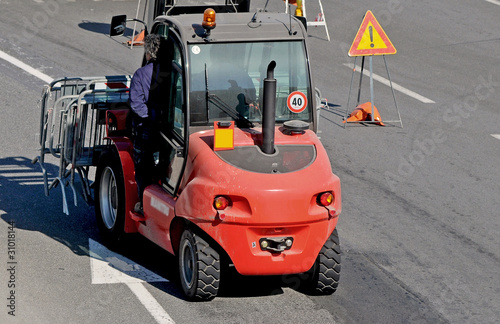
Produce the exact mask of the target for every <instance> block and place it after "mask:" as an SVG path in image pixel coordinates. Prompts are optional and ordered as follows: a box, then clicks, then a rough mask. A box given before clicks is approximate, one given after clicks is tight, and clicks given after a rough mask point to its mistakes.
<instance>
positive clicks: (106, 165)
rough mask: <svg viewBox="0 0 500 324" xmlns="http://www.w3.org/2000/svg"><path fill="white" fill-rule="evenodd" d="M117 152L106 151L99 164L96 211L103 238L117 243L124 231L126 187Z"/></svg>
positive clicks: (111, 242)
mask: <svg viewBox="0 0 500 324" xmlns="http://www.w3.org/2000/svg"><path fill="white" fill-rule="evenodd" d="M123 183H124V181H123V171H122V167H121V164H120V160H119V159H118V156H117V154H113V152H112V151H108V152H105V153H104V154H103V155H102V156H101V158H100V160H99V164H98V166H97V173H96V184H97V186H96V189H95V198H96V203H95V213H96V218H97V225H98V227H99V230H100V232H101V235H102V236H103V239H104V240H106V241H108V242H107V243H110V244H117V243H118V241H119V239H120V238H121V237H122V236H123V233H124V216H125V214H124V213H125V211H124V208H125V207H124V204H125V188H124V184H123Z"/></svg>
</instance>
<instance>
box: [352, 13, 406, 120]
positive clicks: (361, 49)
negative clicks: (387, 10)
mask: <svg viewBox="0 0 500 324" xmlns="http://www.w3.org/2000/svg"><path fill="white" fill-rule="evenodd" d="M386 54H396V48H395V47H394V46H393V45H392V43H391V41H390V40H389V38H388V37H387V35H386V34H385V32H384V30H383V29H382V27H381V26H380V24H379V23H378V21H377V19H376V18H375V16H373V14H372V12H371V11H369V10H368V11H367V12H366V14H365V17H364V18H363V22H362V23H361V26H360V28H359V30H358V33H357V34H356V37H355V38H354V41H353V43H352V46H351V49H350V50H349V56H354V57H355V58H354V66H353V70H352V77H351V85H350V87H349V97H348V99H347V106H346V111H345V115H344V123H345V124H347V123H352V122H356V123H376V124H379V125H381V124H382V123H381V120H380V118H379V120H375V114H376V107H375V104H374V90H373V56H374V55H382V56H383V58H384V63H385V69H386V71H387V76H388V78H389V83H390V86H391V91H392V96H393V98H394V104H395V106H396V110H397V113H398V117H399V119H398V120H388V121H387V120H385V121H384V122H386V123H399V124H400V125H401V128H403V122H402V120H401V114H400V113H399V108H398V104H397V102H396V95H395V93H394V87H393V86H392V80H391V75H390V74H389V68H388V67H387V61H386V59H385V55H386ZM357 56H362V57H363V59H362V61H361V69H360V71H359V72H360V77H359V88H358V96H357V101H356V107H358V105H359V102H360V99H361V85H362V81H363V74H364V73H365V71H364V66H365V56H369V65H370V74H369V75H370V103H371V109H370V111H369V114H370V115H371V118H370V120H357V121H349V120H348V118H347V114H348V111H349V103H350V99H351V91H352V84H353V81H354V73H355V72H356V68H357V66H356V59H357ZM345 126H346V125H344V128H345Z"/></svg>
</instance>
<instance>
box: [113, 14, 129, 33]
mask: <svg viewBox="0 0 500 324" xmlns="http://www.w3.org/2000/svg"><path fill="white" fill-rule="evenodd" d="M126 28H127V15H120V16H113V18H111V27H110V28H109V36H121V35H123V33H124V32H125V29H126Z"/></svg>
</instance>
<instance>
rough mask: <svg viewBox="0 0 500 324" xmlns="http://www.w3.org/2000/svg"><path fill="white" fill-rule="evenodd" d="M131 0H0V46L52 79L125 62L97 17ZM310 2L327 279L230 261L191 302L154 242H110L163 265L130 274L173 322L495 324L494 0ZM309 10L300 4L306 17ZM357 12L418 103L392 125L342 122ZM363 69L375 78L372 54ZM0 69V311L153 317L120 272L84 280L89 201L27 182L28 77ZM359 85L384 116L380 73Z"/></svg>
mask: <svg viewBox="0 0 500 324" xmlns="http://www.w3.org/2000/svg"><path fill="white" fill-rule="evenodd" d="M136 5H137V2H136V1H127V0H124V1H110V0H107V1H97V0H95V1H83V0H73V1H69V0H15V1H14V0H9V1H6V0H0V18H1V19H0V51H2V52H5V53H7V54H9V55H11V56H13V57H15V58H17V59H19V60H21V61H22V62H24V63H26V64H28V65H30V66H32V67H33V68H35V69H37V70H39V71H41V72H43V73H44V74H46V75H48V76H50V77H52V78H55V77H61V76H98V75H114V74H130V73H133V71H134V70H135V69H136V68H137V67H138V66H139V64H140V58H141V55H142V50H141V49H138V50H130V49H128V48H125V47H124V46H123V45H122V44H121V43H120V42H119V41H116V40H112V39H110V38H109V37H107V36H106V33H107V31H108V29H109V25H108V24H109V22H110V19H111V16H113V15H117V14H122V13H126V14H128V15H129V16H134V15H135V10H136ZM263 6H264V1H254V2H253V3H252V8H261V7H263ZM323 6H324V9H325V17H326V19H327V23H328V29H329V32H330V36H331V41H330V42H328V41H327V40H326V34H325V32H324V28H323V27H310V29H309V31H310V37H309V51H310V54H311V64H312V66H313V73H314V79H315V81H316V86H317V87H318V88H319V89H320V90H321V92H322V96H323V97H324V98H326V99H327V100H328V107H327V108H324V109H322V111H321V119H320V131H321V132H320V134H319V135H320V136H321V139H322V142H323V143H324V145H325V147H326V149H327V151H328V153H329V156H330V159H331V161H332V167H333V170H334V172H335V173H336V174H337V175H338V176H339V177H340V179H341V181H342V199H343V211H342V214H341V216H340V220H339V225H338V229H339V233H340V238H341V246H342V252H343V255H342V257H343V259H342V273H341V283H340V286H339V289H338V291H337V292H336V293H335V294H333V295H332V296H326V297H325V296H321V297H316V296H308V295H304V294H302V293H299V292H297V291H295V290H294V289H291V288H288V287H285V286H284V285H283V281H286V279H287V278H242V277H239V276H233V277H232V278H231V282H230V287H228V288H227V289H226V290H225V291H224V292H223V293H221V296H220V297H217V298H216V299H215V300H213V301H211V302H206V303H190V302H187V301H185V300H184V299H183V298H182V294H181V292H180V290H179V286H178V285H177V283H176V277H177V274H176V270H175V268H176V264H175V260H174V259H173V258H172V257H170V256H169V255H168V254H167V253H165V252H163V251H161V250H160V249H159V248H157V247H156V246H154V245H153V244H151V243H148V242H146V241H145V240H143V239H141V238H134V239H132V241H131V243H130V244H129V246H127V247H126V248H124V249H123V250H122V251H120V253H121V255H123V256H124V257H126V258H128V259H130V260H132V261H133V262H134V263H137V264H138V265H140V266H141V267H144V268H147V269H149V270H151V271H153V272H154V273H156V274H157V275H159V276H161V277H163V278H165V279H166V280H168V281H159V282H151V283H143V284H141V285H142V286H143V287H144V288H145V289H146V290H147V292H148V293H149V295H151V296H152V298H153V300H155V301H157V303H158V304H159V305H160V306H161V307H162V308H163V309H164V311H165V312H166V313H168V315H169V316H170V318H171V319H172V320H173V321H175V322H176V323H201V322H203V323H265V322H273V323H496V322H498V320H499V319H500V311H499V308H498V305H499V304H500V296H499V295H500V290H499V287H500V282H499V281H500V251H499V246H500V239H499V235H498V233H499V232H500V217H499V216H500V212H499V210H500V203H499V201H500V199H499V194H500V185H499V184H500V172H499V171H498V166H497V163H498V161H500V140H499V139H498V138H496V137H495V136H493V135H497V134H500V113H499V108H500V107H499V102H500V64H499V63H500V59H499V58H498V54H499V53H500V30H499V28H498V22H499V20H498V17H499V15H500V2H498V1H495V0H490V1H486V0H478V1H475V2H474V3H472V2H459V1H451V0H444V1H438V2H436V1H428V0H424V1H418V2H415V1H407V0H393V1H384V2H379V3H374V2H373V1H366V0H360V1H350V2H345V1H344V2H341V1H332V0H330V1H327V0H324V2H323ZM269 7H270V8H271V9H275V10H276V9H279V10H283V8H284V6H282V3H281V1H278V2H273V3H271V4H270V5H269ZM318 10H319V9H318V4H317V3H316V1H314V0H309V1H308V2H307V13H308V18H309V20H313V19H314V17H315V16H316V14H317V13H318V12H319V11H318ZM367 10H371V11H372V12H373V13H374V15H375V16H376V17H377V19H378V21H379V22H380V24H381V25H382V27H383V28H384V30H385V32H386V33H387V35H388V36H389V38H390V40H391V41H392V43H393V44H394V46H395V47H396V49H397V50H398V52H397V54H396V55H391V56H387V57H386V62H387V66H388V69H389V72H390V75H391V79H392V81H393V82H394V83H396V84H397V85H399V86H401V87H403V88H404V89H407V90H410V91H412V92H414V93H417V94H419V95H420V96H423V97H425V98H427V99H429V100H430V101H432V103H425V102H422V101H421V100H418V99H416V98H415V97H414V96H410V95H408V93H409V92H407V91H406V90H404V91H403V92H400V91H396V92H395V95H396V100H397V105H398V108H399V111H400V113H401V119H402V122H403V126H404V127H403V128H401V127H399V125H392V124H390V125H387V126H386V127H381V126H376V125H357V124H356V125H353V124H350V125H348V126H347V127H346V128H344V124H343V123H342V117H343V116H344V114H345V112H346V110H348V111H349V112H350V111H351V110H352V109H353V108H354V107H351V106H350V107H347V108H346V105H347V101H348V93H349V86H350V82H351V76H352V69H351V68H350V67H348V66H347V65H349V64H353V63H354V58H350V57H348V55H347V52H348V50H349V47H350V45H351V43H352V41H353V39H354V36H355V34H356V32H357V30H358V28H359V26H360V24H361V20H362V18H363V15H364V14H365V12H366V11H367ZM356 64H360V60H359V59H358V60H357V63H356ZM373 72H374V73H375V74H377V75H379V76H381V77H384V78H387V72H386V69H385V64H384V60H383V59H382V58H381V57H375V58H374V59H373ZM0 75H1V78H0V98H1V103H0V112H1V116H0V138H1V144H2V146H1V148H0V218H1V221H0V269H5V270H1V271H0V300H2V302H0V304H2V305H4V306H2V307H0V323H95V322H106V323H139V322H141V323H156V320H155V317H154V315H152V314H151V312H150V311H148V309H147V308H146V307H145V306H144V305H143V304H142V303H141V302H139V297H138V295H137V294H136V293H134V291H132V290H131V288H130V286H129V285H126V284H123V283H108V284H93V283H92V282H93V279H92V274H91V272H92V267H91V265H90V259H91V258H89V254H90V253H89V239H91V240H94V241H97V242H99V241H100V237H99V233H98V232H97V228H96V222H95V215H94V211H93V207H92V206H87V205H86V204H85V203H84V202H83V200H81V199H79V201H78V207H75V206H73V205H72V203H73V201H72V199H69V201H70V215H69V216H67V215H65V214H63V213H62V204H61V193H60V191H52V192H51V195H50V196H49V197H45V196H44V194H43V187H42V182H41V173H40V172H39V171H40V169H39V168H38V167H37V166H36V165H32V164H31V160H32V158H33V157H35V156H36V155H37V151H36V150H37V141H36V133H38V125H39V111H38V107H37V102H38V100H39V98H40V93H41V90H42V87H43V85H44V82H43V81H41V80H40V79H39V78H37V77H35V76H33V75H31V74H29V73H27V72H25V71H22V70H20V69H19V68H17V67H15V66H14V65H12V64H10V63H7V62H6V61H4V60H2V59H0ZM355 77H356V78H358V77H359V74H358V73H356V74H355ZM355 80H358V79H355ZM364 80H365V81H364V83H363V86H362V90H363V91H362V100H363V101H369V100H370V97H369V84H368V78H365V79H364ZM357 85H358V84H357V81H356V82H354V89H353V91H356V90H357ZM374 93H375V105H376V106H377V108H378V109H379V111H380V114H381V116H382V119H383V120H393V119H397V118H398V115H397V110H396V107H395V105H394V100H393V97H392V93H391V90H390V88H389V87H387V86H385V85H383V84H382V83H380V82H378V81H375V83H374ZM353 100H355V98H354V93H353V94H352V96H351V101H350V104H351V105H353ZM498 137H500V136H498ZM54 170H55V168H54V169H52V170H51V171H54ZM11 224H13V225H11ZM9 239H10V241H9ZM9 251H15V254H12V253H10V254H9ZM10 256H13V257H14V259H9V257H10ZM9 262H15V263H9ZM12 267H13V268H12ZM283 279H284V280H283ZM12 284H14V285H15V287H12V286H11V285H12ZM11 291H13V292H14V293H12V292H11ZM12 296H14V299H15V303H12V302H11V300H12ZM12 304H14V305H15V308H14V309H15V312H14V314H15V316H12V315H10V314H9V312H10V311H12V308H11V307H8V306H9V305H12Z"/></svg>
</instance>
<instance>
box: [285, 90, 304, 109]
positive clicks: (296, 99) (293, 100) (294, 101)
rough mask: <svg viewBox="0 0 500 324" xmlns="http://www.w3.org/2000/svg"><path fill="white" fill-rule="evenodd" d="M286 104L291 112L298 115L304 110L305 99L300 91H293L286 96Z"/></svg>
mask: <svg viewBox="0 0 500 324" xmlns="http://www.w3.org/2000/svg"><path fill="white" fill-rule="evenodd" d="M286 103H287V106H288V109H290V111H291V112H294V113H296V114H298V113H301V112H303V111H304V109H306V107H307V97H306V95H305V94H304V93H302V92H300V91H294V92H292V93H290V94H289V95H288V99H287V101H286Z"/></svg>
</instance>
